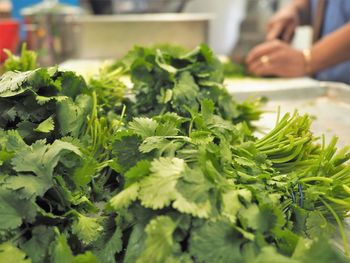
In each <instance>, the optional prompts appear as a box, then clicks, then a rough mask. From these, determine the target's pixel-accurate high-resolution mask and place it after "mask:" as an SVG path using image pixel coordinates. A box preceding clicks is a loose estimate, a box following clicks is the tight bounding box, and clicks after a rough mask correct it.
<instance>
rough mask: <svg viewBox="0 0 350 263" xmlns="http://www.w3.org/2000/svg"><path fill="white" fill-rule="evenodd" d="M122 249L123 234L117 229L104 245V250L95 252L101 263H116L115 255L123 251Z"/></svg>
mask: <svg viewBox="0 0 350 263" xmlns="http://www.w3.org/2000/svg"><path fill="white" fill-rule="evenodd" d="M122 248H123V242H122V233H121V231H120V229H119V228H117V229H116V230H115V231H114V233H113V235H112V236H111V238H110V239H109V240H108V241H107V243H106V244H105V245H104V247H103V249H101V250H99V251H95V255H97V257H98V259H99V260H100V262H101V263H115V262H116V261H115V254H116V253H119V252H120V251H122Z"/></svg>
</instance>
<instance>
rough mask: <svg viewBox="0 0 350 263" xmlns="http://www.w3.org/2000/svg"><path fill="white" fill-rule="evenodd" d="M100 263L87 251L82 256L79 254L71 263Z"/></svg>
mask: <svg viewBox="0 0 350 263" xmlns="http://www.w3.org/2000/svg"><path fill="white" fill-rule="evenodd" d="M100 262H101V261H99V260H98V259H97V257H96V256H95V255H94V254H92V252H91V251H87V252H85V253H84V254H79V255H77V256H75V257H74V260H73V262H72V263H100ZM103 262H107V261H103Z"/></svg>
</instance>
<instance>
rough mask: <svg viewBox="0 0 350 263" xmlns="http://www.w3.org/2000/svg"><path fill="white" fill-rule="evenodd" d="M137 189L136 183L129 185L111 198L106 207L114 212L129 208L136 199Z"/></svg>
mask: <svg viewBox="0 0 350 263" xmlns="http://www.w3.org/2000/svg"><path fill="white" fill-rule="evenodd" d="M139 188H140V186H139V184H138V183H134V184H132V185H130V186H129V187H127V188H125V189H124V190H123V191H121V192H120V193H118V194H117V195H115V196H114V197H112V198H111V200H109V202H108V206H109V207H111V208H113V209H114V210H116V211H119V210H121V209H124V208H127V207H129V206H130V204H131V203H132V202H134V201H135V200H136V199H137V196H138V191H139Z"/></svg>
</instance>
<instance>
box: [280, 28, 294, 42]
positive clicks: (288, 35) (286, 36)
mask: <svg viewBox="0 0 350 263" xmlns="http://www.w3.org/2000/svg"><path fill="white" fill-rule="evenodd" d="M294 32H295V27H294V25H289V26H288V27H287V28H286V30H285V31H284V33H283V37H282V39H283V41H285V42H288V43H289V42H290V41H291V40H292V38H293V35H294Z"/></svg>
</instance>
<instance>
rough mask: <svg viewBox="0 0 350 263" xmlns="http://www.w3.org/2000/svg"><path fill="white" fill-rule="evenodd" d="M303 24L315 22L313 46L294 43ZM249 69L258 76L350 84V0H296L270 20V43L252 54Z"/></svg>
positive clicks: (248, 60) (249, 58)
mask: <svg viewBox="0 0 350 263" xmlns="http://www.w3.org/2000/svg"><path fill="white" fill-rule="evenodd" d="M300 25H312V26H313V29H314V34H313V40H314V43H313V46H312V47H311V48H310V49H307V50H303V51H299V50H296V49H294V48H293V47H291V46H290V42H291V40H292V39H293V36H294V33H295V30H296V28H297V27H298V26H300ZM246 63H247V66H248V69H249V71H250V72H251V73H252V74H254V75H257V76H261V77H263V76H277V77H287V78H293V77H302V76H313V75H314V76H315V78H317V79H319V80H322V81H338V82H344V83H348V84H350V0H293V1H292V3H290V4H289V5H288V6H287V7H285V8H284V9H282V10H280V11H279V12H278V13H277V14H275V15H274V16H273V17H272V19H271V20H270V22H269V25H268V32H267V36H266V42H265V43H263V44H260V45H258V46H257V47H255V48H254V49H253V50H251V52H250V53H249V54H248V56H247V59H246Z"/></svg>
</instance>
